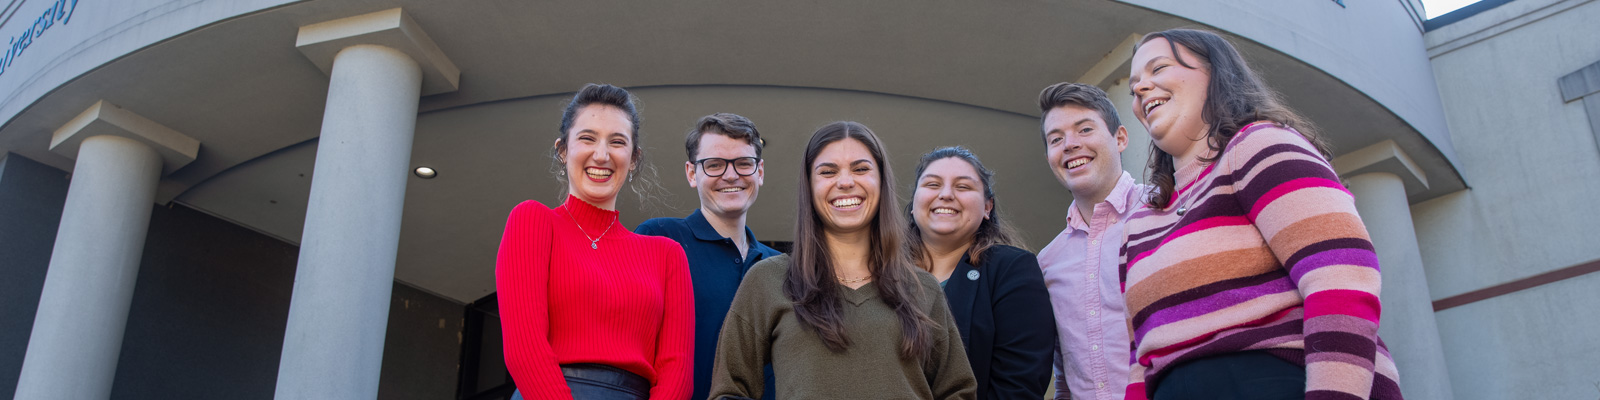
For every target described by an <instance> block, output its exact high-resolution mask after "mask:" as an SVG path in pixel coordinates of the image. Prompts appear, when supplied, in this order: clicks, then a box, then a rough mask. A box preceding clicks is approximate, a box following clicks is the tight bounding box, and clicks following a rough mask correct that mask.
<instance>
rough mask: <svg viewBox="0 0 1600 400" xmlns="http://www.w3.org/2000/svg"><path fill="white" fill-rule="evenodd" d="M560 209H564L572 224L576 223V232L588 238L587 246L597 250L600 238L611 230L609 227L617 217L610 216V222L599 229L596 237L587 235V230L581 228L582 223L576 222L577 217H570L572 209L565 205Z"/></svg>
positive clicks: (615, 222) (615, 221) (614, 222)
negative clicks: (604, 228)
mask: <svg viewBox="0 0 1600 400" xmlns="http://www.w3.org/2000/svg"><path fill="white" fill-rule="evenodd" d="M561 211H565V212H566V213H567V219H568V220H571V221H572V224H573V225H577V226H578V232H579V233H582V234H583V237H584V238H587V239H589V248H590V249H592V250H599V249H600V239H601V238H604V237H606V233H607V232H611V227H612V226H614V225H616V224H617V219H616V218H612V219H611V224H609V225H606V230H604V231H601V232H600V236H598V237H589V232H586V231H584V230H583V224H580V223H578V219H577V218H573V217H572V210H568V209H566V208H565V207H563V208H562V209H561Z"/></svg>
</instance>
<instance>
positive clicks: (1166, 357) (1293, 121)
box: [1122, 29, 1400, 400]
mask: <svg viewBox="0 0 1600 400" xmlns="http://www.w3.org/2000/svg"><path fill="white" fill-rule="evenodd" d="M1129 86H1130V89H1131V90H1132V92H1133V96H1134V104H1132V105H1133V110H1134V115H1135V116H1137V117H1138V119H1139V121H1140V122H1141V123H1143V124H1144V126H1145V128H1146V130H1148V131H1149V132H1150V137H1151V139H1152V143H1153V146H1152V149H1151V161H1150V167H1151V168H1152V169H1153V171H1152V172H1151V179H1150V182H1151V183H1152V184H1154V185H1155V186H1156V189H1155V190H1154V191H1153V192H1152V193H1151V195H1150V198H1149V199H1148V204H1147V206H1148V207H1146V208H1144V209H1141V210H1139V211H1137V212H1136V213H1135V214H1134V215H1133V216H1132V217H1130V219H1129V221H1128V226H1127V232H1128V238H1127V242H1126V244H1125V245H1124V247H1123V251H1122V258H1123V266H1122V282H1123V292H1124V295H1125V298H1126V301H1127V304H1128V326H1129V329H1130V332H1131V337H1132V338H1133V353H1134V354H1133V360H1132V361H1133V368H1132V376H1131V381H1130V382H1131V384H1130V385H1129V386H1128V393H1127V394H1128V398H1130V399H1133V398H1146V397H1149V398H1155V399H1158V400H1159V399H1185V398H1235V399H1258V398H1259V399H1266V398H1272V399H1282V398H1308V399H1365V398H1373V399H1398V398H1400V390H1399V385H1398V384H1397V376H1396V371H1395V367H1394V361H1393V360H1392V359H1391V358H1390V357H1389V354H1388V351H1387V350H1386V349H1384V347H1383V345H1382V342H1381V341H1380V340H1379V339H1378V336H1377V332H1378V314H1379V309H1380V306H1379V303H1378V288H1379V275H1378V258H1377V255H1376V254H1375V253H1374V252H1373V249H1372V242H1371V241H1370V240H1369V239H1368V236H1367V230H1366V228H1365V226H1364V225H1363V224H1362V222H1361V218H1360V217H1359V216H1357V215H1356V209H1355V203H1354V199H1353V198H1352V197H1351V194H1350V192H1349V191H1348V190H1346V189H1345V188H1344V186H1343V185H1341V184H1340V182H1339V177H1338V175H1337V174H1335V173H1334V171H1333V168H1332V167H1331V165H1330V164H1329V162H1328V157H1327V154H1328V152H1327V150H1326V147H1325V145H1323V144H1322V143H1321V142H1320V141H1319V140H1318V139H1317V135H1316V133H1315V131H1314V130H1313V128H1312V127H1311V125H1310V124H1309V123H1307V122H1306V121H1305V120H1304V119H1302V118H1301V117H1299V116H1298V115H1296V114H1295V113H1294V112H1293V111H1291V110H1289V109H1288V108H1287V107H1285V106H1283V104H1282V103H1281V101H1279V100H1278V99H1277V97H1276V95H1275V94H1274V93H1273V92H1272V91H1271V90H1270V89H1268V88H1267V87H1266V86H1265V85H1264V84H1263V83H1262V82H1261V80H1260V78H1258V77H1257V76H1256V74H1255V73H1254V72H1253V71H1251V69H1250V67H1249V66H1248V65H1246V64H1245V62H1244V59H1243V58H1242V57H1241V56H1240V55H1239V53H1238V51H1237V50H1235V49H1234V47H1233V46H1232V45H1231V44H1229V43H1228V42H1227V41H1226V40H1224V39H1223V38H1222V37H1220V36H1218V35H1216V34H1214V33H1211V32H1205V31H1196V30H1183V29H1178V30H1169V31H1163V32H1156V33H1152V34H1149V35H1146V36H1145V37H1144V39H1143V40H1141V41H1140V45H1139V48H1138V50H1137V51H1136V53H1135V55H1134V57H1133V68H1132V71H1131V74H1130V78H1129Z"/></svg>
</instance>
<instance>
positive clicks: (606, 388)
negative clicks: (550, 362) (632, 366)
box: [511, 364, 650, 400]
mask: <svg viewBox="0 0 1600 400" xmlns="http://www.w3.org/2000/svg"><path fill="white" fill-rule="evenodd" d="M561 375H564V376H566V378H567V388H569V389H572V398H573V399H574V400H645V399H648V398H650V381H649V380H647V379H644V377H642V376H639V375H636V374H634V373H632V372H628V371H624V370H622V369H621V368H617V367H612V366H609V365H602V364H567V365H562V366H561ZM511 399H512V400H522V391H521V390H518V391H516V392H514V393H512V395H511Z"/></svg>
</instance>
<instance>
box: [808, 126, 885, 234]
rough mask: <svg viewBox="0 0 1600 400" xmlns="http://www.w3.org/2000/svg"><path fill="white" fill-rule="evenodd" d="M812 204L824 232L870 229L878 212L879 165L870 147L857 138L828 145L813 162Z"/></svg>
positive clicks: (834, 232)
mask: <svg viewBox="0 0 1600 400" xmlns="http://www.w3.org/2000/svg"><path fill="white" fill-rule="evenodd" d="M810 168H811V170H810V172H809V173H810V174H811V204H812V207H813V208H814V209H815V210H816V213H817V217H818V218H819V219H821V220H822V228H823V232H827V233H831V234H840V233H850V232H858V231H862V230H866V229H869V228H871V226H872V218H873V217H874V216H875V215H876V213H877V210H878V193H879V192H880V191H881V190H882V187H881V186H879V178H878V173H879V172H878V171H879V162H878V160H876V159H874V158H873V157H872V152H871V151H870V150H868V149H867V145H866V144H864V143H861V141H859V140H856V139H854V138H846V139H844V140H840V141H837V142H833V143H829V144H828V145H827V146H823V147H822V151H819V152H817V158H816V160H815V161H812V162H811V166H810Z"/></svg>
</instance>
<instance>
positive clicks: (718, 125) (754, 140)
mask: <svg viewBox="0 0 1600 400" xmlns="http://www.w3.org/2000/svg"><path fill="white" fill-rule="evenodd" d="M707 133H714V134H718V135H722V136H727V137H729V138H733V139H740V140H744V142H745V143H749V144H750V145H751V146H755V148H756V158H761V147H762V145H764V144H766V142H765V141H763V140H761V132H760V131H757V130H756V124H755V123H754V122H750V119H749V118H745V117H744V116H741V115H739V114H733V113H716V114H711V115H707V116H704V117H700V122H696V123H695V124H694V128H693V129H690V130H689V134H688V136H687V137H685V138H684V141H683V150H684V152H685V153H688V154H689V161H690V162H693V161H695V157H698V156H699V155H700V136H701V135H705V134H707Z"/></svg>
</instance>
